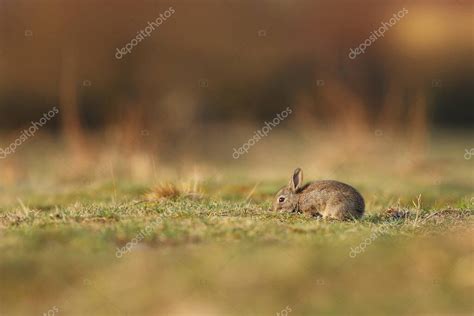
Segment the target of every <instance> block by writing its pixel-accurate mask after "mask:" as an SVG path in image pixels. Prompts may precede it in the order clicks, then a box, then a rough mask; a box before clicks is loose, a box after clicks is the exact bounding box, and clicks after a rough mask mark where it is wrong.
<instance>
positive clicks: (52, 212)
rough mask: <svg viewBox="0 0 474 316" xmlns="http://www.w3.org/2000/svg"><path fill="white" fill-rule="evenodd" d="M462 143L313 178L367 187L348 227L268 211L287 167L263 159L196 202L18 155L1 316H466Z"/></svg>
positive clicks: (470, 277) (211, 178) (4, 200)
mask: <svg viewBox="0 0 474 316" xmlns="http://www.w3.org/2000/svg"><path fill="white" fill-rule="evenodd" d="M262 146H263V145H262ZM450 146H452V144H450ZM462 146H464V145H462V144H459V146H458V147H459V148H456V149H455V150H450V151H446V150H444V149H443V148H442V147H439V148H438V150H439V152H441V153H444V154H443V156H440V153H439V152H435V153H433V155H432V156H429V157H428V159H427V160H426V161H425V162H420V163H419V164H418V165H417V166H416V167H414V168H411V169H410V168H409V169H407V170H405V169H403V168H401V169H397V167H396V166H394V165H393V164H391V163H390V162H388V164H389V166H390V168H388V167H387V163H380V161H383V160H386V161H388V160H389V159H390V157H391V156H392V153H391V152H386V153H387V155H386V156H385V157H384V156H381V155H378V156H377V159H375V160H374V161H370V162H367V161H365V160H364V159H362V160H361V161H359V162H357V161H352V162H350V163H349V164H348V163H347V162H346V165H344V164H342V165H341V164H340V163H336V167H334V166H332V167H331V166H329V167H327V168H325V169H323V168H321V169H318V170H321V173H323V174H322V175H314V176H313V174H312V172H311V171H309V172H306V174H305V176H306V177H307V179H311V178H320V177H323V178H336V179H340V180H343V181H345V182H348V183H350V184H352V185H354V186H355V187H357V188H358V189H359V190H360V191H361V193H362V194H363V196H364V197H365V199H366V204H367V213H366V215H365V216H364V217H363V218H362V219H361V220H360V221H347V222H337V221H325V220H320V219H316V218H312V217H310V216H307V215H304V214H287V213H275V212H271V211H269V210H268V209H269V207H270V201H271V198H272V195H273V193H274V192H275V191H276V190H277V189H278V188H279V187H280V186H281V185H283V184H285V183H286V179H285V177H286V175H287V173H290V172H291V169H290V168H289V167H288V166H282V165H280V166H278V167H276V166H270V168H273V169H274V170H273V171H272V174H278V175H277V176H276V177H268V176H265V175H264V174H267V175H268V174H269V173H268V172H267V171H265V164H260V165H259V164H254V165H253V166H259V168H260V169H259V170H260V172H261V174H260V173H259V174H256V175H255V176H253V177H249V176H244V175H243V174H244V173H243V171H242V170H244V169H247V170H252V171H253V170H256V168H252V167H251V166H252V165H251V164H250V163H248V162H245V161H244V162H242V165H240V166H234V167H233V168H228V169H227V170H226V171H225V172H223V173H221V174H219V173H216V172H209V171H205V172H202V173H203V174H205V175H207V176H204V177H202V179H201V180H200V182H199V188H200V190H201V192H202V198H201V199H190V198H184V197H178V198H176V199H164V200H159V201H150V200H146V199H145V194H146V193H147V192H148V191H149V190H150V188H151V187H153V180H151V181H149V180H148V181H137V180H136V179H135V180H133V179H130V177H128V178H127V176H126V175H124V174H123V173H121V171H120V170H115V171H114V173H113V175H112V176H110V175H109V176H107V172H104V173H102V174H100V173H99V174H97V172H95V171H94V169H93V166H89V168H92V169H88V170H87V172H84V173H82V174H79V176H76V177H74V176H70V175H67V177H66V176H64V175H62V174H61V172H64V170H66V168H64V167H62V166H59V165H58V163H55V162H54V155H51V156H48V157H45V158H44V160H43V162H44V163H41V162H38V161H35V163H34V166H33V167H31V166H32V164H31V162H28V161H27V158H24V159H25V162H24V164H23V166H25V167H24V168H25V170H28V171H29V172H30V173H29V177H28V179H27V180H25V179H24V180H23V181H21V182H18V183H15V184H14V185H8V186H6V185H5V186H3V187H2V190H3V191H2V192H1V195H0V315H43V313H47V312H48V311H49V310H52V309H53V308H54V307H56V308H57V309H58V310H59V312H57V313H56V315H276V313H279V312H282V311H283V310H285V308H289V309H291V312H288V315H290V316H291V315H295V316H296V315H471V314H472V313H473V311H474V307H473V303H472V293H473V290H474V272H473V271H474V269H473V262H474V255H473V250H474V245H473V237H474V236H473V232H472V227H473V226H472V224H473V218H474V217H473V208H474V199H473V197H474V196H473V190H472V188H473V186H472V184H473V177H472V175H473V174H472V167H471V166H472V164H471V162H470V161H466V160H463V159H462V155H460V154H459V153H462V152H463V151H462V150H461V149H462ZM28 150H30V149H28ZM31 150H32V152H34V148H32V149H31ZM20 158H21V159H23V157H20V156H18V159H20ZM275 163H276V162H275ZM347 164H348V165H347ZM384 165H385V167H384ZM39 166H41V168H40V167H39ZM302 166H303V168H304V167H305V165H302ZM314 168H316V167H314ZM1 170H2V169H1V168H0V171H1ZM20 170H23V169H21V168H20ZM89 170H92V171H89ZM102 170H104V168H102ZM278 170H284V171H285V172H281V174H280V172H277V171H278ZM304 170H306V169H305V168H304ZM435 171H436V172H435ZM18 172H19V174H20V175H21V171H18ZM434 172H435V173H436V174H435V176H438V175H439V177H440V179H441V181H438V180H436V177H433V173H434ZM250 173H251V172H250V171H249V172H248V174H250ZM324 173H326V174H324ZM330 175H332V176H330ZM155 177H156V176H155ZM168 178H169V179H173V177H168ZM178 178H179V179H181V177H178ZM175 179H176V178H175ZM186 179H188V180H190V181H191V182H192V179H193V178H192V177H187V178H186ZM433 179H434V180H433ZM10 181H14V180H10ZM182 181H184V180H180V181H178V182H179V183H181V182H182ZM0 182H1V179H0ZM179 183H178V184H179ZM418 197H420V200H419V201H418ZM388 209H392V210H398V211H400V212H405V213H403V214H405V215H404V216H398V217H396V216H393V215H388V214H387V212H386V211H387V210H388ZM400 214H402V213H400ZM381 229H382V230H383V231H381ZM134 238H138V239H139V240H138V241H137V243H136V245H135V246H134V247H133V248H132V249H131V250H130V251H127V252H124V253H123V254H122V256H121V257H117V255H116V254H117V250H118V249H121V248H122V247H127V245H131V244H130V243H131V241H132V240H133V239H134ZM368 238H369V239H370V238H371V239H370V240H369V239H368ZM364 242H365V248H364V250H363V251H362V249H361V248H357V249H358V250H359V253H357V254H356V255H351V251H353V250H354V249H356V247H363V246H362V244H363V243H364ZM352 254H354V253H353V252H352ZM289 309H288V310H289ZM50 314H51V312H50Z"/></svg>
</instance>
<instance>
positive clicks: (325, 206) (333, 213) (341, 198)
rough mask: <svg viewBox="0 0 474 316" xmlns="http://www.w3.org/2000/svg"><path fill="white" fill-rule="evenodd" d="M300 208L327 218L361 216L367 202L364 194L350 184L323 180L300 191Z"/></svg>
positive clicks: (309, 184) (307, 185) (312, 183)
mask: <svg viewBox="0 0 474 316" xmlns="http://www.w3.org/2000/svg"><path fill="white" fill-rule="evenodd" d="M298 206H299V210H300V211H302V212H305V213H311V214H313V215H322V216H323V217H327V218H335V219H348V218H360V217H361V216H362V215H363V214H364V210H365V203H364V198H363V197H362V195H361V194H360V193H359V192H358V191H357V190H356V189H354V188H353V187H351V186H350V185H348V184H345V183H342V182H339V181H335V180H322V181H315V182H311V183H308V184H306V185H305V186H304V187H303V188H301V190H300V191H299V198H298Z"/></svg>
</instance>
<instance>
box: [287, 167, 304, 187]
mask: <svg viewBox="0 0 474 316" xmlns="http://www.w3.org/2000/svg"><path fill="white" fill-rule="evenodd" d="M302 184H303V170H301V169H300V168H296V169H295V171H294V172H293V176H292V177H291V179H290V189H291V190H292V191H293V192H297V191H298V190H299V189H300V188H301V185H302Z"/></svg>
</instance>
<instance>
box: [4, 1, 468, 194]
mask: <svg viewBox="0 0 474 316" xmlns="http://www.w3.org/2000/svg"><path fill="white" fill-rule="evenodd" d="M170 7H173V9H174V11H175V12H174V14H172V15H171V16H170V17H169V18H167V19H166V21H165V22H164V23H163V24H161V25H160V26H159V27H157V28H156V30H154V31H153V32H152V33H151V36H149V37H145V38H144V39H143V40H142V41H141V42H139V43H138V45H137V46H135V47H134V48H133V50H132V51H131V52H130V53H127V54H126V55H124V56H123V57H122V58H121V59H117V58H116V57H115V55H116V52H117V49H121V48H122V47H125V45H126V44H127V43H129V42H130V41H131V40H132V39H133V38H135V37H136V36H137V33H138V32H140V31H141V30H144V29H145V27H147V26H148V22H150V21H154V20H155V19H156V18H157V17H159V15H160V14H163V13H164V12H165V11H166V10H168V9H169V8H170ZM403 8H405V9H406V10H407V11H408V13H407V14H405V16H404V17H403V18H401V19H400V21H398V22H397V23H396V24H395V25H394V26H393V27H391V28H390V29H388V30H387V31H386V32H385V35H384V37H382V38H379V39H377V40H376V41H375V42H374V43H373V44H372V45H371V46H370V47H368V48H367V50H366V51H365V53H364V54H360V55H358V56H357V57H356V58H355V59H350V58H349V53H350V49H351V48H352V49H355V48H356V47H357V46H359V45H360V44H361V43H362V42H364V41H365V40H366V39H367V38H369V36H370V34H371V32H373V31H374V30H377V29H378V28H379V27H380V26H381V24H382V23H383V22H388V21H389V19H390V18H392V16H393V14H396V13H397V12H399V11H401V10H403ZM472 17H473V11H472V2H471V1H463V0H456V1H416V2H406V1H383V2H380V1H357V2H354V1H345V0H341V1H304V0H298V1H283V0H272V1H270V0H268V1H259V2H258V3H255V1H246V0H239V1H237V0H226V1H222V0H220V1H210V0H202V1H179V0H178V1H134V2H131V1H120V0H119V1H113V2H110V1H73V0H70V1H68V2H67V5H66V4H64V3H63V2H62V1H50V0H44V1H41V2H39V1H21V0H15V1H9V0H3V1H1V2H0V111H1V113H2V115H1V116H0V135H1V136H0V144H1V145H2V147H3V148H5V147H7V146H8V145H9V144H10V143H11V142H13V141H14V140H15V139H16V138H18V137H19V135H20V132H21V130H23V129H25V128H28V127H29V126H30V124H31V121H37V120H39V119H40V118H41V117H42V115H43V113H46V112H48V111H49V110H51V108H52V107H53V106H56V107H57V108H58V109H59V110H60V113H59V115H58V116H56V117H55V118H53V119H51V120H50V121H49V122H48V123H47V124H46V125H45V126H44V127H42V128H41V131H39V132H38V133H36V135H35V136H34V138H32V139H29V140H28V141H27V142H28V144H23V145H21V148H18V149H17V150H16V152H15V154H14V155H15V157H12V155H10V156H9V157H8V158H6V159H4V160H2V161H0V172H1V176H0V179H1V180H0V181H1V182H2V184H3V185H4V186H9V185H14V184H17V183H19V182H21V181H24V180H31V177H32V173H31V172H27V171H28V168H26V167H25V166H26V165H28V166H29V165H30V162H28V164H27V163H26V162H25V161H24V160H23V159H34V160H35V161H37V162H38V161H39V160H40V159H42V158H48V159H47V162H51V161H54V163H53V165H54V167H55V168H54V169H61V170H62V171H63V173H64V172H67V175H62V176H63V177H66V178H67V177H69V178H74V177H76V176H77V174H84V172H86V173H87V174H90V170H91V168H94V167H97V166H99V165H101V164H103V165H105V167H104V168H108V167H107V164H111V165H114V166H116V168H117V170H116V171H117V173H118V174H123V175H124V176H127V177H132V178H135V179H138V180H140V181H142V180H145V179H148V178H149V175H150V174H153V172H156V170H157V169H160V168H161V167H163V168H164V166H166V165H178V166H179V167H176V166H175V167H174V168H173V170H177V169H176V168H178V169H180V168H181V169H183V168H185V167H183V166H190V168H187V167H186V169H190V170H191V169H193V168H194V169H195V168H196V165H197V164H199V165H200V166H202V165H208V166H210V167H209V168H211V169H212V168H216V166H219V164H220V166H223V168H226V167H229V166H230V164H233V166H243V165H245V163H246V162H248V161H257V162H258V164H259V167H258V169H259V170H261V171H262V172H264V171H263V170H264V168H265V167H266V166H267V165H268V164H266V163H265V162H267V161H268V160H269V159H271V160H272V162H273V164H276V165H278V166H282V168H285V169H284V170H282V172H281V174H279V177H283V175H282V174H283V173H284V174H285V177H286V174H287V173H288V172H289V171H288V170H287V168H289V169H292V168H293V167H294V166H295V164H298V163H299V164H300V165H303V166H305V167H306V168H310V169H311V168H314V171H315V172H316V171H317V173H316V174H315V176H322V175H323V174H321V173H324V172H323V170H334V169H335V167H334V164H340V163H341V162H340V160H341V159H342V160H344V161H347V160H348V155H350V159H349V160H351V162H352V161H355V160H357V159H358V158H360V159H361V160H362V161H367V158H368V157H371V156H374V155H375V152H374V151H373V150H375V149H374V148H377V149H378V150H379V152H383V153H385V154H387V150H388V151H389V156H391V157H393V156H397V158H400V157H401V156H402V152H403V153H404V152H405V151H406V152H408V153H409V157H410V158H408V160H409V162H413V160H412V159H415V158H416V159H415V162H417V161H419V159H422V158H423V156H424V155H425V154H426V153H427V152H429V150H430V148H431V147H430V142H431V140H433V139H435V140H436V141H438V140H442V139H444V138H443V137H445V136H446V137H448V136H449V137H451V138H449V137H448V139H452V138H454V139H458V140H459V139H462V145H460V146H459V148H458V149H456V150H458V153H457V154H458V155H459V158H460V159H463V158H462V155H463V154H464V150H465V149H467V150H469V149H470V148H471V147H474V146H473V145H472V141H469V139H471V138H472V136H474V134H473V124H472V122H473V119H474V107H473V76H472V75H473V73H474V72H473V62H472V60H473V59H472V57H473V26H472ZM286 107H290V108H291V109H292V110H293V113H292V114H291V116H290V117H289V118H288V119H287V120H285V121H284V122H282V123H281V124H280V125H279V126H278V128H276V129H274V130H273V131H272V132H271V135H270V136H268V137H266V139H264V140H261V141H260V143H259V144H258V145H255V146H253V148H252V149H251V150H250V151H249V153H248V154H247V155H245V157H242V158H240V159H239V162H237V161H235V160H234V159H232V153H233V148H234V147H235V148H239V147H240V146H242V144H243V143H245V142H247V140H248V139H249V138H251V137H253V135H254V132H255V131H256V130H258V129H260V128H262V127H263V126H264V123H265V121H270V120H272V119H273V118H275V117H276V115H277V114H278V113H280V112H281V111H283V110H284V109H285V108H286ZM441 142H443V141H441ZM448 142H449V141H445V142H444V143H448ZM396 144H397V145H396ZM35 146H36V147H35ZM298 146H299V147H298ZM374 146H375V147H374ZM27 147H28V148H27ZM38 147H39V148H43V151H39V152H38V149H37V148H38ZM294 147H296V148H294ZM33 148H36V149H34V150H33ZM387 148H388V149H387ZM28 150H31V152H28ZM394 152H397V154H396V155H394ZM38 153H40V154H38ZM290 153H292V154H290ZM289 156H291V157H292V160H291V161H290V162H289V163H287V164H285V163H284V162H283V160H284V159H283V158H285V159H286V158H288V157H289ZM303 156H306V158H308V159H309V160H311V161H308V160H304V159H303V158H302V157H303ZM54 157H56V158H58V159H59V160H58V161H57V160H54V159H53V158H54ZM377 157H378V160H379V161H384V164H385V166H387V162H388V161H387V160H384V159H382V158H381V157H382V156H380V155H379V154H377ZM413 157H415V158H413ZM279 158H281V159H280V160H281V161H280V160H279ZM286 160H287V159H286ZM60 163H64V165H65V167H64V168H56V167H58V166H59V165H58V164H60ZM71 164H73V166H74V167H72V168H71V167H68V166H71ZM43 166H44V167H45V168H46V165H43ZM119 166H122V167H123V168H122V167H119ZM157 166H158V167H157ZM159 167H160V168H159ZM336 167H337V166H336ZM25 168H26V169H25ZM153 168H155V169H153ZM163 168H162V169H160V170H165V169H163ZM217 168H220V167H217ZM194 169H193V170H194ZM25 170H26V171H25ZM153 170H155V171H153ZM203 172H204V171H203ZM252 172H255V171H252ZM247 173H248V172H247ZM327 173H330V172H329V171H328V172H327ZM266 174H267V176H268V175H274V174H275V170H269V171H268V172H267V173H266ZM329 175H330V174H329ZM155 176H156V173H155Z"/></svg>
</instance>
